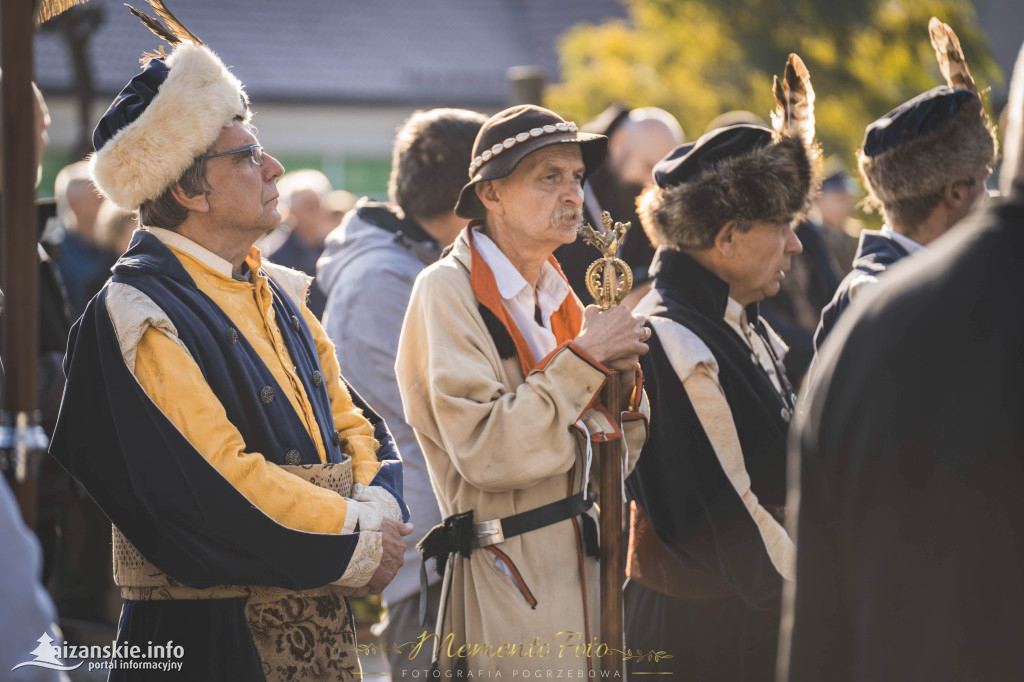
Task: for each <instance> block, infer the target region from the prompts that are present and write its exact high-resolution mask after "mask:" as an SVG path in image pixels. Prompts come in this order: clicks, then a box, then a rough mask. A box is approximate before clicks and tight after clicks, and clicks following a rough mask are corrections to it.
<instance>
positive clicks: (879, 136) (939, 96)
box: [864, 85, 980, 157]
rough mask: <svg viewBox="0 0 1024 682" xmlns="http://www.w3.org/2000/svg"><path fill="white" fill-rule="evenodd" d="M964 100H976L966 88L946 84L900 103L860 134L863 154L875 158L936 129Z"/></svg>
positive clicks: (953, 113) (974, 101)
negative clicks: (861, 135)
mask: <svg viewBox="0 0 1024 682" xmlns="http://www.w3.org/2000/svg"><path fill="white" fill-rule="evenodd" d="M968 102H971V103H977V102H980V100H979V99H978V97H977V95H975V94H974V93H973V92H970V91H969V90H964V89H962V88H951V87H949V86H947V85H940V86H939V87H936V88H932V89H931V90H929V91H928V92H925V93H922V94H920V95H918V96H917V97H915V98H913V99H911V100H908V101H907V102H904V103H903V104H901V105H900V106H898V107H896V108H895V109H893V110H892V111H890V112H889V113H888V114H886V115H885V116H883V117H882V118H880V119H878V120H877V121H875V122H874V123H872V124H871V125H869V126H868V128H867V131H866V133H865V135H864V154H865V156H868V157H876V156H878V155H880V154H884V153H885V152H887V151H889V150H891V149H896V148H897V147H901V146H903V145H905V144H906V143H908V142H910V141H911V140H915V139H917V138H919V137H921V136H923V135H927V134H928V133H931V132H934V131H936V130H938V129H939V128H940V127H942V125H943V124H945V123H946V122H947V121H950V120H952V119H953V117H954V116H956V113H957V112H958V111H960V109H961V107H963V106H964V104H965V103H968Z"/></svg>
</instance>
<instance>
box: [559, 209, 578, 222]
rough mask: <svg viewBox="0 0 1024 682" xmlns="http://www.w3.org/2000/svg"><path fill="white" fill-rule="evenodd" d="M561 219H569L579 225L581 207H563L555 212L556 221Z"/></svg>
mask: <svg viewBox="0 0 1024 682" xmlns="http://www.w3.org/2000/svg"><path fill="white" fill-rule="evenodd" d="M563 220H571V221H572V222H574V223H576V225H579V224H580V223H582V222H583V211H582V209H564V210H561V211H559V212H558V213H556V214H555V222H556V223H560V222H562V221H563Z"/></svg>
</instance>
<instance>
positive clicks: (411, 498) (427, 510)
mask: <svg viewBox="0 0 1024 682" xmlns="http://www.w3.org/2000/svg"><path fill="white" fill-rule="evenodd" d="M485 120H486V117H485V116H483V115H482V114H478V113H476V112H473V111H467V110H465V109H431V110H429V111H417V112H416V113H414V114H413V115H412V116H411V117H409V119H408V120H407V121H406V122H405V123H404V124H403V125H402V127H401V128H399V130H398V134H397V135H396V136H395V143H394V148H393V152H392V162H391V178H390V181H389V183H388V197H389V199H390V202H389V203H378V202H373V201H370V200H369V199H368V198H363V199H361V200H360V201H359V203H357V204H356V207H355V210H353V211H350V212H349V213H348V214H347V215H346V216H345V219H344V221H343V222H342V224H341V225H340V226H339V227H338V228H337V229H335V230H334V231H333V232H332V233H331V234H330V235H329V236H328V237H327V242H326V248H325V249H324V253H323V255H322V256H321V257H320V260H319V262H318V263H317V282H318V283H319V284H320V286H321V288H322V289H323V290H324V291H325V292H326V293H327V307H326V309H325V311H324V318H323V324H324V328H325V329H326V330H327V334H328V335H329V336H330V338H331V340H332V341H333V342H334V344H335V348H336V352H337V355H338V362H339V363H340V364H341V366H342V367H344V368H345V377H346V379H347V380H348V381H349V383H351V384H352V386H353V387H355V389H356V390H357V391H358V392H359V393H360V394H361V395H362V396H363V398H364V399H365V400H366V401H367V403H368V404H370V405H373V407H374V409H375V410H377V411H379V412H380V413H381V415H382V416H383V417H384V418H385V419H386V420H387V423H388V425H389V426H390V427H391V431H392V433H393V435H394V438H395V442H396V443H397V444H398V448H399V451H400V452H401V454H402V460H403V464H404V466H403V468H404V475H405V499H406V502H407V503H408V505H409V508H410V509H411V510H412V514H413V517H414V518H415V525H416V531H414V532H413V535H411V536H410V537H409V538H408V540H409V542H408V546H407V550H406V556H405V564H404V565H403V567H402V569H401V570H399V572H398V575H397V576H396V577H395V579H394V581H393V582H392V583H391V584H390V585H389V586H388V588H387V589H386V590H385V591H384V601H385V603H386V605H387V609H388V624H387V626H386V628H385V629H384V632H383V640H384V646H385V648H386V649H387V650H388V651H389V653H388V657H389V659H390V662H391V666H392V676H394V677H395V678H399V677H404V676H405V674H406V672H405V671H408V672H411V671H413V670H417V669H418V670H427V669H429V667H430V647H420V648H419V649H420V650H421V653H420V655H419V657H418V658H415V659H411V658H410V654H411V653H412V651H414V648H413V646H411V645H409V646H404V647H403V646H402V645H403V644H405V643H407V642H412V641H416V640H417V639H418V638H419V637H420V634H421V633H422V632H424V631H426V632H428V633H430V632H433V630H434V623H433V620H434V617H435V615H436V614H437V606H438V601H439V597H440V586H439V582H438V579H437V577H436V576H435V575H434V574H433V572H431V573H430V575H431V579H432V580H433V584H432V585H431V586H430V589H429V592H428V596H429V600H428V608H427V620H426V622H423V620H422V618H421V617H420V614H419V603H418V602H419V599H418V597H419V575H418V573H419V567H420V560H419V556H418V553H417V551H416V549H415V546H416V544H417V543H418V542H419V540H420V538H421V537H422V536H423V534H424V533H425V532H426V531H428V530H430V529H431V528H432V527H434V526H435V525H437V524H438V523H440V522H441V515H440V511H439V510H438V506H437V500H436V499H435V497H434V493H433V490H432V488H431V486H430V478H429V476H428V474H427V468H426V464H425V462H424V460H423V453H422V452H421V451H420V448H419V445H418V444H417V443H416V437H415V436H414V435H413V431H412V429H411V428H410V427H409V425H408V424H406V423H405V419H404V415H403V414H402V400H401V397H400V396H399V393H398V385H397V382H396V380H395V354H396V352H397V350H398V336H399V333H400V332H401V329H402V320H403V318H404V317H405V309H406V306H407V305H408V303H409V295H410V293H411V292H412V285H413V282H415V281H416V275H418V274H419V273H420V270H422V269H423V268H425V267H426V266H427V265H430V264H431V263H433V262H434V261H435V260H437V259H438V258H439V257H440V256H441V251H442V249H443V248H444V247H445V246H447V245H448V244H450V243H451V242H453V241H454V240H455V238H456V237H457V236H458V234H459V231H460V230H461V229H462V228H463V226H465V224H466V221H465V220H464V219H462V218H459V217H457V216H456V215H455V203H456V202H457V201H458V198H459V191H460V190H461V189H462V186H463V185H464V184H465V183H466V168H467V166H468V165H469V161H470V157H471V152H472V148H473V141H474V139H475V138H476V135H477V132H478V131H479V130H480V127H481V125H482V124H483V123H484V121H485ZM392 643H394V644H395V645H397V646H396V647H392V646H390V645H391V644H392ZM396 648H397V649H399V651H395V649H396Z"/></svg>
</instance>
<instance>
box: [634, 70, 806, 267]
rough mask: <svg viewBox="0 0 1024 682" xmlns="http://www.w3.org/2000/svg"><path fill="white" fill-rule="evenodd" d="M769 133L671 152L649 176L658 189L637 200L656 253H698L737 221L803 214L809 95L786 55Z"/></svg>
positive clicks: (751, 131)
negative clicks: (660, 247) (665, 249)
mask: <svg viewBox="0 0 1024 682" xmlns="http://www.w3.org/2000/svg"><path fill="white" fill-rule="evenodd" d="M775 97H776V106H777V108H776V112H775V113H774V114H773V115H772V121H773V125H774V128H775V129H774V131H773V130H771V129H769V128H765V127H762V126H758V125H750V124H741V125H734V126H729V127H727V128H719V129H717V130H712V131H711V132H709V133H706V134H705V135H704V136H702V137H701V138H700V139H699V140H697V141H696V142H695V143H692V144H685V145H681V146H679V147H677V148H676V149H674V150H673V151H672V152H670V153H669V154H668V156H666V157H665V158H664V159H662V160H661V161H660V162H658V164H657V165H656V166H655V168H654V179H655V182H656V183H657V186H655V187H652V188H650V189H648V190H647V191H645V192H644V193H643V194H642V195H641V196H640V198H639V199H638V200H637V211H638V213H639V215H640V222H641V223H642V224H643V227H644V231H645V232H647V236H648V237H649V238H650V240H651V243H652V244H654V245H655V246H658V245H665V246H669V247H673V248H682V249H702V248H707V247H708V246H711V244H713V243H714V239H715V235H717V234H718V231H719V230H720V229H721V228H722V226H723V225H725V224H726V223H728V222H729V221H732V220H736V221H739V222H741V223H748V222H751V221H755V220H764V221H782V220H790V219H791V218H792V217H793V216H795V215H798V214H800V213H802V212H803V211H805V210H806V209H807V207H808V204H809V202H810V199H811V195H812V194H813V192H814V191H815V190H816V189H817V183H818V176H819V174H820V172H819V166H820V163H819V161H820V156H821V154H820V150H819V149H818V145H817V143H816V142H815V141H814V109H813V104H814V91H813V89H812V88H811V83H810V76H809V75H808V74H807V69H806V67H804V65H803V62H802V61H800V58H799V57H797V56H796V55H790V58H789V61H788V62H787V63H786V74H785V77H784V80H783V81H779V80H778V79H776V82H775Z"/></svg>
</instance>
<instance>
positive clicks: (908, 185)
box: [857, 17, 997, 220]
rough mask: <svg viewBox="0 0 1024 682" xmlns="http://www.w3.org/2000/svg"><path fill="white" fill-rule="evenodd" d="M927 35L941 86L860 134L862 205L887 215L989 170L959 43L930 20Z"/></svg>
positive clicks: (977, 102)
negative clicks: (862, 143)
mask: <svg viewBox="0 0 1024 682" xmlns="http://www.w3.org/2000/svg"><path fill="white" fill-rule="evenodd" d="M928 33H929V36H930V39H931V44H932V47H933V48H934V49H935V56H936V58H937V59H938V62H939V70H940V71H941V72H942V75H943V77H944V78H945V79H946V85H943V86H940V87H937V88H932V89H931V90H928V91H927V92H924V93H922V94H920V95H918V96H916V97H914V98H913V99H911V100H908V101H907V102H904V103H903V104H901V105H900V106H898V107H896V108H895V109H893V110H892V111H890V112H889V113H888V114H886V115H885V116H883V117H882V118H880V119H878V120H877V121H875V122H874V123H872V124H871V125H870V126H868V128H867V130H866V131H865V135H864V145H863V147H862V148H861V149H860V150H859V151H858V152H857V163H858V166H859V168H860V174H861V177H862V178H863V179H864V185H865V187H866V189H867V190H868V196H867V198H866V201H865V203H866V205H867V206H868V207H869V208H877V209H882V211H883V212H884V213H885V214H886V220H889V219H890V217H889V214H890V213H891V212H892V211H896V212H897V213H898V212H899V206H900V205H902V204H904V202H907V201H914V202H916V201H918V200H920V199H922V198H926V197H935V196H938V195H939V194H941V192H942V190H943V187H945V186H946V185H948V184H950V183H953V182H959V181H962V180H965V179H967V178H970V177H972V176H973V175H974V174H975V173H977V172H978V171H979V170H980V169H982V168H984V167H985V166H986V165H987V164H989V163H991V162H992V159H993V158H994V157H995V154H996V149H997V144H996V138H995V131H994V129H993V127H992V125H991V123H990V122H989V120H988V116H987V115H986V114H985V108H984V106H983V105H982V101H981V97H980V94H979V91H978V86H977V85H976V84H975V82H974V78H973V77H972V76H971V72H970V69H968V68H967V62H966V61H965V60H964V53H963V50H962V49H961V47H960V40H959V39H958V38H957V37H956V33H955V32H954V31H953V29H952V28H950V27H949V26H948V25H947V24H944V23H942V22H941V21H939V20H938V19H936V18H935V17H932V19H931V21H929V22H928Z"/></svg>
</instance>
